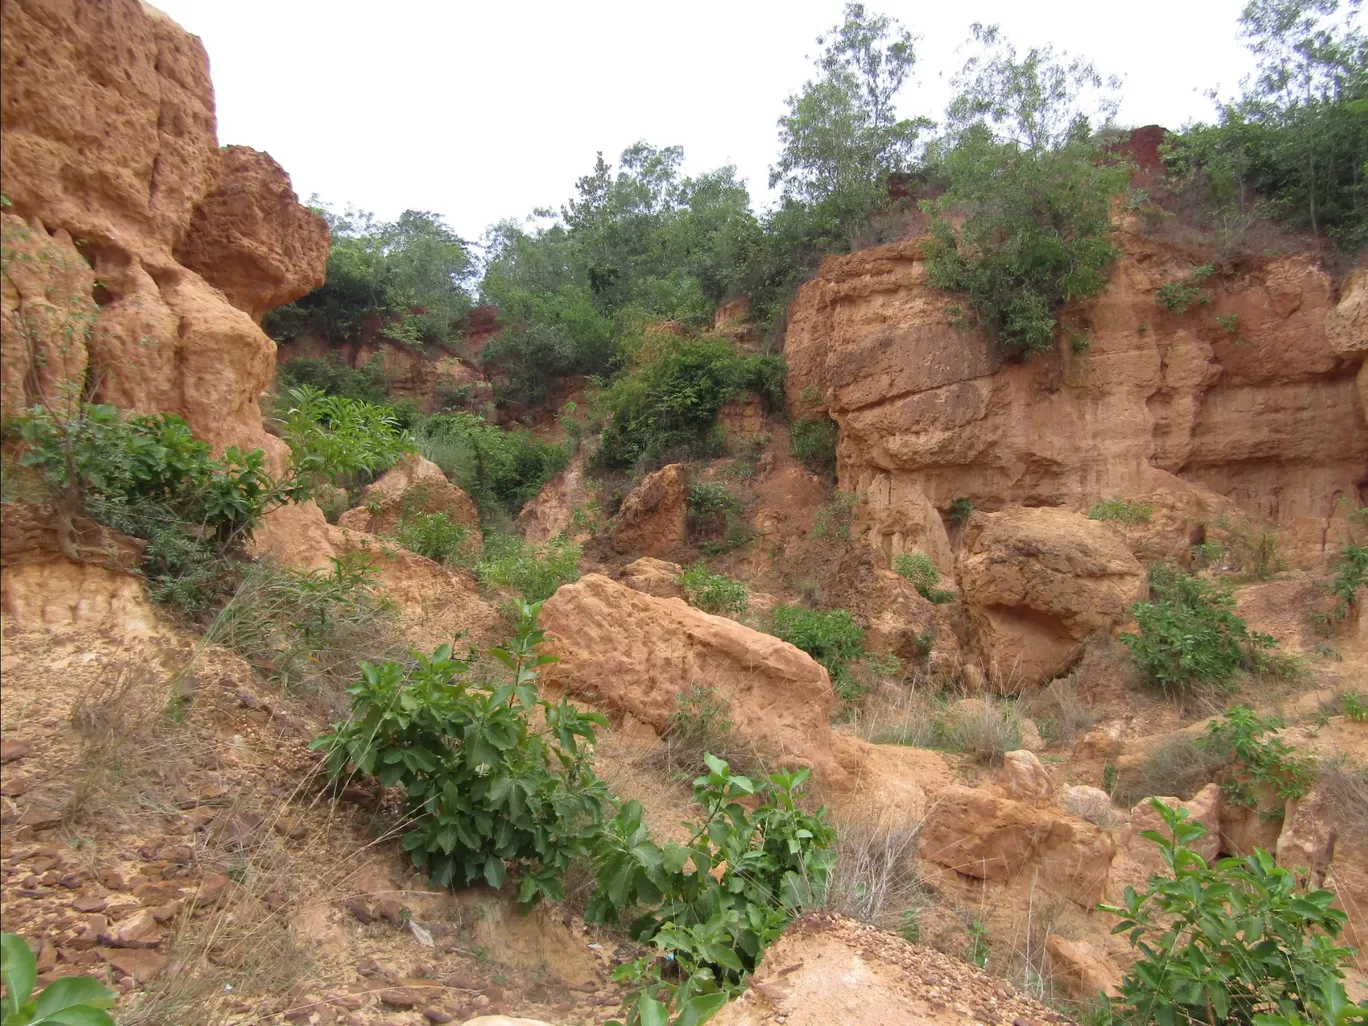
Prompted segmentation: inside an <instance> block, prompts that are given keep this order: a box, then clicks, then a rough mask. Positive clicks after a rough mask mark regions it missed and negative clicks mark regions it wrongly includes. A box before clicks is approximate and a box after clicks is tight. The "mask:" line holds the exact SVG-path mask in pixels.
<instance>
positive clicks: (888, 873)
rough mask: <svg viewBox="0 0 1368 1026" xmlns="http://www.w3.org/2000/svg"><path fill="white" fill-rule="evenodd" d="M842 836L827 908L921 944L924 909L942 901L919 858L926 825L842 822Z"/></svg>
mask: <svg viewBox="0 0 1368 1026" xmlns="http://www.w3.org/2000/svg"><path fill="white" fill-rule="evenodd" d="M836 835H837V838H838V840H837V847H836V865H835V867H834V868H833V869H832V872H831V880H830V883H829V884H828V886H827V893H826V907H827V908H829V909H832V910H833V911H835V912H839V913H840V914H841V915H844V916H849V917H850V918H851V919H858V920H859V921H860V922H862V923H869V924H871V925H872V926H875V927H878V928H879V929H881V930H889V931H891V932H893V933H901V934H903V935H904V936H905V937H907V939H908V940H910V941H912V942H914V943H915V942H916V941H917V940H918V936H917V935H918V934H919V932H920V922H921V918H922V910H923V909H925V908H927V907H928V906H929V905H931V904H932V903H934V901H935V900H936V899H935V895H934V893H933V891H932V890H931V888H930V887H929V886H928V885H927V883H926V880H925V878H924V877H923V876H922V873H921V869H920V863H919V862H918V861H917V857H916V856H917V846H918V843H919V835H920V824H916V825H908V826H904V827H900V828H897V829H889V828H886V827H882V826H875V827H872V828H871V827H869V826H866V825H863V824H859V823H855V822H846V823H838V824H836ZM909 933H910V934H912V935H911V936H908V934H909Z"/></svg>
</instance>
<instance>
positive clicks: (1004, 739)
mask: <svg viewBox="0 0 1368 1026" xmlns="http://www.w3.org/2000/svg"><path fill="white" fill-rule="evenodd" d="M939 733H940V737H941V740H942V742H943V746H944V747H946V748H950V749H951V750H953V751H956V752H963V753H964V754H965V755H968V756H969V757H970V758H972V759H973V760H974V761H975V762H977V763H979V764H981V765H985V766H996V765H998V764H999V763H1001V762H1002V757H1003V756H1004V755H1005V754H1007V753H1008V752H1011V751H1015V750H1016V749H1018V748H1020V747H1021V721H1020V720H1019V719H1018V718H1017V714H1016V712H1015V711H1014V710H1012V709H1010V708H1009V707H1008V706H1007V705H1006V704H1005V703H998V702H994V701H992V700H991V699H987V698H985V699H981V700H974V701H972V702H963V703H960V704H958V705H957V706H955V707H954V708H952V709H951V710H950V712H949V713H948V715H947V716H946V718H945V720H944V721H943V722H942V723H941V724H940V726H939Z"/></svg>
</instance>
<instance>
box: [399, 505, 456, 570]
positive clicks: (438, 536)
mask: <svg viewBox="0 0 1368 1026" xmlns="http://www.w3.org/2000/svg"><path fill="white" fill-rule="evenodd" d="M392 537H393V538H394V540H395V541H396V542H398V543H399V544H400V545H402V546H403V547H404V548H406V549H408V550H409V551H410V552H416V553H418V555H420V556H426V557H427V558H428V559H430V560H432V561H434V562H436V563H445V564H448V565H459V564H461V563H463V562H465V561H466V560H467V559H468V557H469V545H468V541H469V537H470V528H468V527H466V525H465V524H461V523H457V522H456V521H455V520H453V519H452V518H451V517H449V516H448V515H447V514H445V513H412V514H410V515H409V516H406V517H404V518H403V519H402V520H400V521H399V524H398V526H396V527H395V529H394V534H393V535H392Z"/></svg>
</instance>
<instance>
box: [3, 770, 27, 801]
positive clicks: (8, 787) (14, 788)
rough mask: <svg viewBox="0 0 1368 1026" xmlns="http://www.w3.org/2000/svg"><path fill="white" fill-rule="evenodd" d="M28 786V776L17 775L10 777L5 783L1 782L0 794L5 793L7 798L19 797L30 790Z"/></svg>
mask: <svg viewBox="0 0 1368 1026" xmlns="http://www.w3.org/2000/svg"><path fill="white" fill-rule="evenodd" d="M28 786H29V778H28V777H23V776H17V775H16V776H13V777H10V778H9V779H8V780H6V781H5V782H4V783H0V794H2V795H4V796H5V797H6V798H18V797H19V796H20V795H21V794H23V793H24V792H25V791H27V790H28Z"/></svg>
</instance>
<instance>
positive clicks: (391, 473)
mask: <svg viewBox="0 0 1368 1026" xmlns="http://www.w3.org/2000/svg"><path fill="white" fill-rule="evenodd" d="M420 513H444V514H446V516H447V518H448V519H450V520H452V521H454V522H455V523H457V524H460V525H462V526H463V527H465V528H466V529H467V530H468V531H469V534H468V535H467V538H468V539H469V543H470V544H471V545H473V547H475V548H479V547H480V545H481V544H482V543H483V538H482V536H481V534H480V516H479V513H478V511H477V510H476V509H475V503H473V502H471V500H470V496H468V495H466V493H465V492H463V491H461V489H459V488H457V487H456V486H455V485H454V484H452V483H451V482H450V481H448V480H447V478H446V475H445V474H443V473H442V468H441V467H439V466H437V464H435V463H433V462H432V461H431V460H426V459H424V458H423V457H421V456H418V455H410V456H405V457H404V458H403V459H402V460H400V461H399V462H398V463H397V464H395V465H394V466H393V467H392V468H390V469H389V470H387V471H385V472H384V473H383V474H381V475H380V477H379V478H378V479H377V480H376V481H375V482H374V483H373V484H370V485H367V486H366V488H365V489H364V490H363V491H362V492H361V502H360V504H359V505H358V506H357V507H356V508H355V509H349V510H347V512H345V513H343V514H342V516H341V517H339V518H338V521H337V526H338V527H341V528H344V529H346V530H349V531H365V532H367V533H369V534H387V533H389V532H391V531H393V530H394V529H395V528H396V527H397V526H398V525H399V522H400V520H402V519H403V518H404V517H406V516H413V515H415V514H420Z"/></svg>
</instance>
